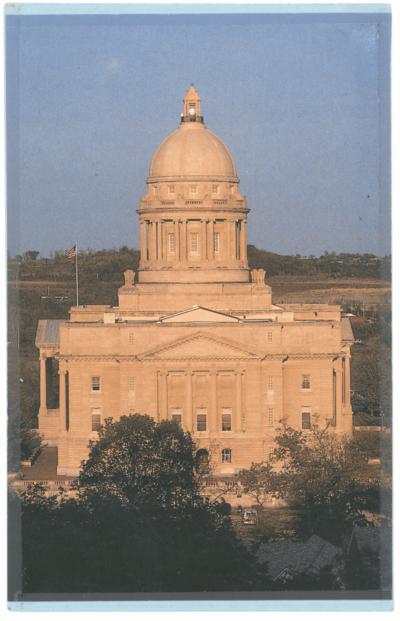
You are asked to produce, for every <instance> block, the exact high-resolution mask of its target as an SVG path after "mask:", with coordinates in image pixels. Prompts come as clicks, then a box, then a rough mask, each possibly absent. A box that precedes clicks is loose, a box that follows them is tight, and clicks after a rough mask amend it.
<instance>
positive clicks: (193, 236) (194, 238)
mask: <svg viewBox="0 0 400 621" xmlns="http://www.w3.org/2000/svg"><path fill="white" fill-rule="evenodd" d="M190 252H191V253H192V254H198V252H199V234H198V233H190Z"/></svg>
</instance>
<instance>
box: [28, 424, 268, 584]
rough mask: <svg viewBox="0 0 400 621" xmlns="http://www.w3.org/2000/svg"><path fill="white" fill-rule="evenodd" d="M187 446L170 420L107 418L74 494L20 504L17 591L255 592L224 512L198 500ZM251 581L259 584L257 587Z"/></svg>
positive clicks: (31, 497) (36, 496) (36, 491)
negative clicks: (20, 560)
mask: <svg viewBox="0 0 400 621" xmlns="http://www.w3.org/2000/svg"><path fill="white" fill-rule="evenodd" d="M196 476H197V475H196V471H195V458H194V445H193V443H192V440H191V438H190V435H189V434H186V433H184V432H182V431H181V430H180V429H178V427H177V426H176V425H174V424H172V423H167V422H165V423H160V424H157V423H155V422H154V421H153V420H151V419H150V418H148V417H143V416H139V415H134V416H130V417H124V418H122V419H121V421H119V422H117V423H112V422H111V421H108V422H107V423H106V426H105V428H104V429H103V430H102V431H101V433H100V438H99V442H98V443H97V444H93V445H92V447H91V453H90V456H89V459H88V460H87V461H86V462H85V463H84V464H83V467H82V471H81V474H80V476H79V478H78V480H77V485H76V488H77V492H78V493H77V497H75V498H67V497H65V496H64V497H61V499H56V498H55V497H53V498H46V496H45V495H44V493H43V490H41V489H40V488H38V487H34V488H32V489H30V490H28V491H27V492H26V493H25V494H24V496H23V499H22V523H23V542H24V543H23V560H24V591H26V592H70V593H71V592H154V591H157V592H169V591H204V590H205V591H231V590H251V589H254V588H257V587H259V586H260V584H261V582H262V584H263V585H264V586H265V578H262V580H261V578H260V577H259V576H258V574H257V571H256V569H255V564H254V562H253V561H252V558H251V556H250V554H249V553H248V552H247V550H246V549H245V548H244V547H243V545H242V544H241V543H240V541H239V540H238V539H237V538H236V536H235V534H234V532H233V530H232V527H231V522H230V519H229V518H228V517H227V516H226V515H225V513H226V507H224V506H223V505H221V506H220V505H219V504H218V503H210V502H206V501H205V500H204V499H202V498H201V497H200V496H199V495H198V491H197V488H198V485H197V479H196ZM260 580H261V582H260Z"/></svg>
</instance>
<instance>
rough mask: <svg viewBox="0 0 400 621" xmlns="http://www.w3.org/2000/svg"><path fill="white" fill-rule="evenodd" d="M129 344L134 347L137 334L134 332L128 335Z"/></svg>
mask: <svg viewBox="0 0 400 621" xmlns="http://www.w3.org/2000/svg"><path fill="white" fill-rule="evenodd" d="M128 342H129V345H133V343H134V342H135V333H134V332H129V334H128Z"/></svg>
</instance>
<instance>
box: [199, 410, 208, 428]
mask: <svg viewBox="0 0 400 621" xmlns="http://www.w3.org/2000/svg"><path fill="white" fill-rule="evenodd" d="M197 431H207V414H197Z"/></svg>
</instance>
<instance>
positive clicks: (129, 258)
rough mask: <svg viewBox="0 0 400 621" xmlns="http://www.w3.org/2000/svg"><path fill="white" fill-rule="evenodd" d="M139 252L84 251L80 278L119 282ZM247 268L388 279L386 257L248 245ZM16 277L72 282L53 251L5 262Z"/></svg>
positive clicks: (270, 272)
mask: <svg viewBox="0 0 400 621" xmlns="http://www.w3.org/2000/svg"><path fill="white" fill-rule="evenodd" d="M139 256H140V253H139V251H138V250H135V249H133V248H128V246H122V247H121V248H119V250H96V251H93V250H90V249H88V250H84V251H81V252H80V253H79V262H80V266H81V274H82V278H86V279H88V281H93V280H100V281H114V282H118V281H121V279H122V274H123V271H124V270H125V269H128V268H130V269H134V270H135V269H137V268H138V265H139ZM248 260H249V266H250V267H251V268H253V267H260V268H264V269H265V270H266V272H267V275H268V276H277V275H288V276H290V275H302V276H312V275H324V276H328V277H333V278H343V277H349V278H351V277H360V278H381V279H385V280H388V279H389V278H390V273H391V258H390V256H384V257H378V256H376V255H374V254H371V253H364V254H359V253H349V252H347V253H345V252H342V253H336V252H327V251H326V252H325V253H324V254H322V255H321V256H319V257H316V256H314V255H308V256H301V255H298V254H297V255H280V254H277V253H275V252H268V251H266V250H261V249H259V248H256V246H253V245H249V246H248ZM9 262H10V265H12V266H13V268H14V270H15V269H17V270H18V277H19V278H20V279H22V280H34V279H40V280H54V281H65V280H70V279H73V277H74V274H73V271H71V269H70V265H71V260H69V259H68V258H67V257H66V254H65V252H62V251H56V252H54V253H51V255H50V257H41V258H40V253H39V252H38V251H37V250H29V251H27V252H25V253H24V254H23V255H16V256H15V257H13V258H10V260H9Z"/></svg>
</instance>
